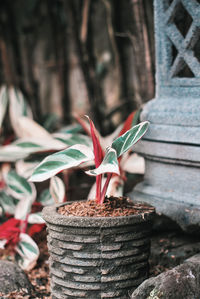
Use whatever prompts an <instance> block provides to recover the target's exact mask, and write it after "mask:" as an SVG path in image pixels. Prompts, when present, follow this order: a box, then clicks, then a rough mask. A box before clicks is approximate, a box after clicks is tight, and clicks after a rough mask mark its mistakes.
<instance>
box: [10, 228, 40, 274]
mask: <svg viewBox="0 0 200 299" xmlns="http://www.w3.org/2000/svg"><path fill="white" fill-rule="evenodd" d="M15 250H16V252H17V253H18V254H19V256H20V259H19V260H18V264H19V266H20V267H21V268H22V269H23V270H27V271H29V270H31V269H32V268H33V267H34V266H35V264H36V262H37V259H38V256H39V249H38V246H37V244H36V243H35V242H34V241H33V239H32V238H31V237H30V236H29V235H27V234H24V233H21V234H20V240H19V242H18V244H17V245H16V247H15Z"/></svg>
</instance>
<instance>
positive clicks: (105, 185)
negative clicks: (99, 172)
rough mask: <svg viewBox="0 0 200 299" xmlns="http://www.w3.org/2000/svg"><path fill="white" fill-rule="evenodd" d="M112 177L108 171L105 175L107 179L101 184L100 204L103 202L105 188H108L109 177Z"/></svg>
mask: <svg viewBox="0 0 200 299" xmlns="http://www.w3.org/2000/svg"><path fill="white" fill-rule="evenodd" d="M111 177H112V173H108V176H107V179H106V182H105V184H104V186H103V190H102V192H101V200H100V204H102V203H103V202H104V198H105V195H106V191H107V188H108V184H109V182H110V179H111Z"/></svg>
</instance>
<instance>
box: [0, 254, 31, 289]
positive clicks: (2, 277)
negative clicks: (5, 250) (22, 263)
mask: <svg viewBox="0 0 200 299" xmlns="http://www.w3.org/2000/svg"><path fill="white" fill-rule="evenodd" d="M20 289H27V290H31V289H32V285H31V284H30V282H29V280H28V278H27V275H26V274H25V273H24V271H23V270H22V269H21V268H19V267H18V266H17V265H16V264H14V263H13V262H9V261H3V260H2V261H0V292H1V293H5V294H7V293H9V292H12V291H16V290H20Z"/></svg>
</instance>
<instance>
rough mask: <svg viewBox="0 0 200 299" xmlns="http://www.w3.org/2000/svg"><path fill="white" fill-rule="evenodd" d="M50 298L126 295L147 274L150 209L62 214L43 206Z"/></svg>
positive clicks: (121, 296) (96, 297)
mask: <svg viewBox="0 0 200 299" xmlns="http://www.w3.org/2000/svg"><path fill="white" fill-rule="evenodd" d="M43 216H44V219H45V221H46V222H47V228H48V248H49V252H50V267H51V268H50V273H51V288H52V296H53V297H52V298H95V299H98V298H121V299H123V298H128V296H129V294H130V292H131V291H133V290H134V289H135V288H136V287H137V286H138V285H139V284H140V283H141V282H142V281H143V280H144V279H146V278H147V275H148V257H149V251H150V240H149V236H150V232H151V218H152V214H148V213H145V214H144V215H139V216H127V217H115V218H108V217H104V218H99V217H98V218H87V217H66V216H62V215H59V214H58V213H57V212H56V207H46V208H44V210H43Z"/></svg>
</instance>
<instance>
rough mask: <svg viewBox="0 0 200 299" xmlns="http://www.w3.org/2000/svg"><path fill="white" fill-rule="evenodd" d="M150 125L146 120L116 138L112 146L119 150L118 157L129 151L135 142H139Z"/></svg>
mask: <svg viewBox="0 0 200 299" xmlns="http://www.w3.org/2000/svg"><path fill="white" fill-rule="evenodd" d="M148 126H149V122H148V121H145V122H142V123H140V124H138V125H137V126H134V127H132V128H131V129H130V130H128V131H127V132H126V133H124V134H123V135H122V136H120V137H118V138H117V139H115V140H114V141H113V143H112V146H111V147H112V148H114V149H115V150H116V152H117V157H120V156H121V155H122V154H123V153H125V152H126V151H128V150H129V149H130V148H131V147H132V146H133V145H134V144H135V143H137V142H138V141H139V140H140V139H141V138H142V136H143V135H144V134H145V132H146V131H147V129H148Z"/></svg>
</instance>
